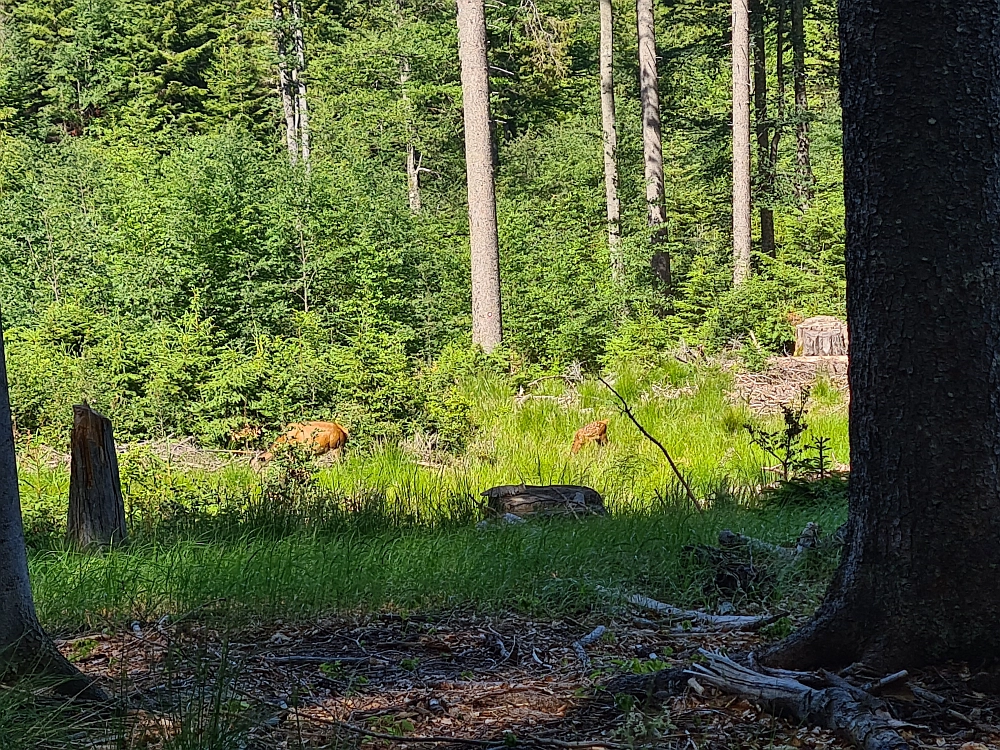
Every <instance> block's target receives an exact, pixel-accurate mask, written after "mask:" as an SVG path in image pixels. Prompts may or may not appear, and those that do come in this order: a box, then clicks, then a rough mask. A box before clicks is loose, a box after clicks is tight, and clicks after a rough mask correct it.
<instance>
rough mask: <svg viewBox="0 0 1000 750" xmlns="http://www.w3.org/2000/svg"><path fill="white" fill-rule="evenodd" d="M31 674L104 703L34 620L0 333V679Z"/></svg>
mask: <svg viewBox="0 0 1000 750" xmlns="http://www.w3.org/2000/svg"><path fill="white" fill-rule="evenodd" d="M29 671H31V672H35V673H44V674H46V675H48V676H50V677H53V678H55V679H56V680H57V681H58V682H57V683H56V684H55V685H54V687H55V688H56V689H57V690H59V691H60V692H62V693H66V694H69V695H80V696H82V697H86V698H93V699H98V700H99V699H103V698H104V695H103V693H102V692H101V691H100V689H99V688H97V687H96V686H95V685H94V684H93V683H92V682H91V681H90V679H88V678H87V677H85V676H84V675H83V674H81V673H80V672H79V671H78V670H77V669H76V667H74V666H73V665H71V664H70V663H69V662H68V661H66V659H65V658H63V656H62V654H60V653H59V651H58V650H57V649H56V647H55V646H54V645H53V643H52V641H51V640H49V638H48V636H46V635H45V633H44V632H43V631H42V627H41V625H39V624H38V617H37V616H36V615H35V603H34V600H33V599H32V596H31V583H30V581H29V579H28V554H27V550H26V549H25V546H24V527H23V526H22V523H21V498H20V494H19V491H18V486H17V462H16V459H15V454H14V426H13V423H12V420H11V410H10V396H9V392H8V390H7V368H6V364H5V361H4V351H3V330H2V328H0V678H8V677H11V676H17V675H19V674H23V673H25V672H29Z"/></svg>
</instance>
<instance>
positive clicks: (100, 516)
mask: <svg viewBox="0 0 1000 750" xmlns="http://www.w3.org/2000/svg"><path fill="white" fill-rule="evenodd" d="M70 450H71V458H70V469H69V518H68V521H67V524H66V538H67V540H68V541H69V542H70V544H72V545H74V546H76V547H79V548H81V549H83V548H86V547H91V546H98V547H108V546H111V545H115V546H117V545H120V544H124V543H125V542H126V541H128V535H127V533H126V531H125V500H124V499H123V498H122V486H121V478H120V476H119V473H118V453H117V451H116V450H115V438H114V433H113V430H112V428H111V420H110V419H108V418H107V417H105V416H103V415H101V414H98V413H97V412H96V411H94V410H93V409H91V408H90V407H89V406H87V405H83V406H74V407H73V434H72V437H71V439H70Z"/></svg>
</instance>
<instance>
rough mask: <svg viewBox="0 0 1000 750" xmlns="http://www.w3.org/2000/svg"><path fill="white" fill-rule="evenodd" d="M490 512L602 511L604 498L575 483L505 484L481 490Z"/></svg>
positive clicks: (579, 513) (565, 513)
mask: <svg viewBox="0 0 1000 750" xmlns="http://www.w3.org/2000/svg"><path fill="white" fill-rule="evenodd" d="M482 495H483V497H485V498H486V509H487V512H488V513H489V514H490V515H493V516H503V515H505V514H507V513H510V514H511V515H514V516H518V517H520V518H524V517H526V516H583V515H604V513H605V510H604V498H602V497H601V495H600V493H598V492H597V491H596V490H593V489H591V488H590V487H581V486H578V485H574V484H552V485H546V486H541V487H539V486H532V485H528V484H507V485H500V486H499V487H491V488H490V489H488V490H486V491H485V492H483V493H482Z"/></svg>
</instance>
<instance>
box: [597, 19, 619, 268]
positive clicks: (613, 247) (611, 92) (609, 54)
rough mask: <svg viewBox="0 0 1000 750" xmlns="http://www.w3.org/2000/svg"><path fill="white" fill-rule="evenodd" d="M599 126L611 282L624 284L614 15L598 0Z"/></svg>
mask: <svg viewBox="0 0 1000 750" xmlns="http://www.w3.org/2000/svg"><path fill="white" fill-rule="evenodd" d="M601 126H602V130H603V134H604V196H605V202H606V205H607V215H608V255H609V256H610V260H611V279H612V281H614V282H615V283H616V284H621V283H622V282H624V281H625V259H624V258H623V257H622V251H621V220H622V207H621V202H620V201H619V200H618V155H617V153H618V131H617V128H616V123H615V77H614V15H613V13H612V8H611V0H601Z"/></svg>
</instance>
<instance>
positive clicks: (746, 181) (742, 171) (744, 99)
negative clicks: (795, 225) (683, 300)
mask: <svg viewBox="0 0 1000 750" xmlns="http://www.w3.org/2000/svg"><path fill="white" fill-rule="evenodd" d="M732 3H733V4H732V12H733V285H734V286H739V285H740V284H742V283H743V282H744V281H746V280H747V278H748V277H749V276H750V15H749V13H748V9H747V0H732Z"/></svg>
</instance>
